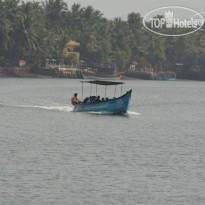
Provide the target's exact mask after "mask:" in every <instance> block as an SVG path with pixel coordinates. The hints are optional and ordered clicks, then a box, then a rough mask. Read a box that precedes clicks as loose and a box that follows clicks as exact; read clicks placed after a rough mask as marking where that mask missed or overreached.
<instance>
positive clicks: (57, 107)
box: [17, 105, 73, 112]
mask: <svg viewBox="0 0 205 205" xmlns="http://www.w3.org/2000/svg"><path fill="white" fill-rule="evenodd" d="M17 107H22V108H36V109H42V110H54V111H64V112H71V111H73V108H71V107H68V106H45V105H18V106H17Z"/></svg>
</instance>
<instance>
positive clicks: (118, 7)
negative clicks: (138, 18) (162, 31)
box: [64, 0, 205, 19]
mask: <svg viewBox="0 0 205 205" xmlns="http://www.w3.org/2000/svg"><path fill="white" fill-rule="evenodd" d="M64 1H66V2H67V4H68V7H69V8H70V6H71V5H72V4H74V3H80V4H81V5H82V6H88V5H91V6H93V7H94V8H95V9H98V10H100V11H101V12H102V13H104V15H105V17H107V18H114V17H122V18H123V19H126V17H127V14H128V13H130V12H132V11H134V12H138V13H141V15H142V16H143V15H145V14H146V13H148V12H149V11H151V10H152V9H156V8H159V7H162V6H184V7H188V8H191V9H194V10H196V11H198V12H202V11H205V0H194V1H193V0H64Z"/></svg>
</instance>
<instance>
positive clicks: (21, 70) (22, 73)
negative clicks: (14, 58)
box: [0, 67, 52, 78]
mask: <svg viewBox="0 0 205 205" xmlns="http://www.w3.org/2000/svg"><path fill="white" fill-rule="evenodd" d="M10 77H12V78H13V77H16V78H52V76H45V75H40V74H34V73H31V72H30V67H7V68H3V67H0V78H10Z"/></svg>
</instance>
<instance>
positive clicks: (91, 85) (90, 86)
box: [90, 84, 92, 96]
mask: <svg viewBox="0 0 205 205" xmlns="http://www.w3.org/2000/svg"><path fill="white" fill-rule="evenodd" d="M90 85H91V86H90V96H91V94H92V84H90Z"/></svg>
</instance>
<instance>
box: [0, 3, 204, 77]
mask: <svg viewBox="0 0 205 205" xmlns="http://www.w3.org/2000/svg"><path fill="white" fill-rule="evenodd" d="M148 26H149V25H148ZM203 28H204V27H203ZM165 29H166V28H162V30H163V31H164V32H166V30H165ZM181 31H182V30H180V29H179V30H178V31H177V32H178V33H180V32H181ZM69 40H73V41H76V42H79V43H80V47H79V52H80V58H81V59H84V60H85V61H86V62H97V63H100V64H110V65H116V66H117V68H118V70H127V69H128V68H129V64H130V63H132V62H138V63H139V65H140V66H145V65H146V67H148V65H150V66H152V67H153V68H154V71H155V72H159V71H162V70H163V71H164V72H168V71H170V72H175V73H176V74H177V76H179V77H187V78H192V77H193V78H196V79H201V80H205V60H204V59H205V35H204V32H203V31H198V32H196V33H194V34H192V35H188V36H183V37H162V36H159V35H156V34H153V33H151V32H150V31H148V30H146V29H145V28H144V26H143V24H142V17H141V15H140V14H139V13H134V12H132V13H130V14H129V15H128V17H127V20H122V19H120V18H115V19H113V20H108V19H106V18H105V17H104V16H103V14H102V13H101V12H100V11H98V10H95V9H94V8H93V7H91V6H87V7H81V5H80V4H73V5H72V7H71V9H70V10H69V9H68V6H67V4H66V3H65V2H64V1H63V0H46V1H45V2H43V3H39V2H35V1H33V2H20V0H6V1H3V0H0V66H1V65H9V66H11V65H15V64H17V62H18V60H19V59H20V58H23V59H26V60H27V62H28V63H30V64H36V65H40V64H41V63H43V61H44V59H45V58H55V59H57V60H58V61H59V62H60V61H61V60H62V56H63V48H64V46H65V44H66V43H67V42H68V41H69ZM142 61H143V62H144V63H140V62H142ZM64 62H65V63H69V64H78V63H79V62H78V61H77V58H76V56H75V55H71V56H69V57H68V58H66V59H64ZM145 62H146V63H145ZM178 65H180V66H178ZM193 73H194V74H193ZM192 74H193V76H192Z"/></svg>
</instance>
